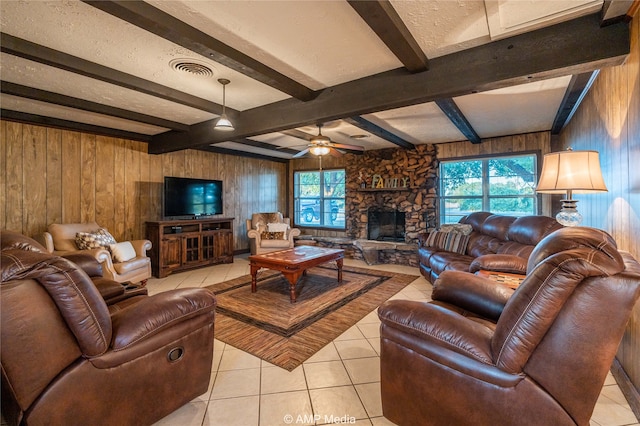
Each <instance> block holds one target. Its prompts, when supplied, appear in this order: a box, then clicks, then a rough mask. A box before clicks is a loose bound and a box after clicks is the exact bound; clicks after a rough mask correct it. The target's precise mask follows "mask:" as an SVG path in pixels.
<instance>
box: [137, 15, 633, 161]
mask: <svg viewBox="0 0 640 426" xmlns="http://www.w3.org/2000/svg"><path fill="white" fill-rule="evenodd" d="M585 46H588V48H585ZM629 51H630V35H629V26H628V25H627V24H625V23H618V24H613V25H609V26H606V27H603V28H601V27H600V18H599V16H598V14H592V15H588V16H584V17H581V18H577V19H573V20H571V21H567V22H563V23H560V24H556V25H553V26H550V27H546V28H542V29H539V30H536V31H532V32H529V33H525V34H520V35H517V36H513V37H509V38H505V39H501V40H498V41H494V42H492V43H489V44H485V45H481V46H477V47H474V48H470V49H467V50H464V51H461V52H456V53H452V54H449V55H445V56H441V57H438V58H435V59H432V60H431V61H430V69H429V71H426V72H421V73H415V74H412V73H409V72H408V71H407V70H406V69H404V68H401V69H396V70H392V71H387V72H383V73H380V74H376V75H373V76H369V77H365V78H362V79H359V80H355V81H351V82H347V83H343V84H340V85H337V86H333V87H331V88H329V89H325V90H324V91H323V92H322V93H320V94H319V95H318V97H317V98H315V99H313V100H312V101H308V102H300V101H298V100H297V99H287V100H283V101H279V102H275V103H272V104H269V105H265V106H262V107H257V108H253V109H250V110H246V111H243V112H242V113H239V114H238V117H237V119H236V120H235V121H234V123H235V125H236V127H235V130H234V131H233V132H229V134H226V135H220V134H216V133H215V132H212V131H211V125H212V124H211V123H212V122H211V121H207V122H203V123H198V124H195V125H192V126H191V128H190V130H189V132H186V133H184V132H175V131H170V132H166V133H163V134H159V135H156V136H154V137H153V142H152V143H150V144H149V152H150V153H153V154H160V153H164V152H171V151H177V150H181V149H186V148H193V147H196V146H202V145H208V144H210V143H216V142H221V141H223V140H232V139H237V138H245V137H251V136H255V135H259V134H265V133H272V132H280V131H283V130H286V129H292V128H296V127H300V126H304V125H307V124H309V123H316V122H325V121H331V120H336V119H343V118H345V117H352V116H357V115H362V114H367V113H373V112H377V111H383V110H388V109H393V108H399V107H403V106H409V105H416V104H420V103H426V102H433V101H435V100H437V99H442V98H453V97H456V96H461V95H466V94H470V93H475V92H481V91H487V90H492V89H499V88H503V87H508V86H511V85H516V84H523V83H527V82H531V81H539V80H544V79H549V78H553V77H559V76H566V75H571V74H575V73H583V72H588V71H593V70H596V69H600V68H602V67H606V66H613V65H619V64H621V63H622V62H624V60H625V59H626V57H627V56H628V54H629Z"/></svg>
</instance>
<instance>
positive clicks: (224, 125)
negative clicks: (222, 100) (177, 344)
mask: <svg viewBox="0 0 640 426" xmlns="http://www.w3.org/2000/svg"><path fill="white" fill-rule="evenodd" d="M214 128H215V129H216V130H225V131H231V130H233V124H231V121H229V119H228V118H227V114H222V115H221V116H220V118H218V121H216V125H215V126H214Z"/></svg>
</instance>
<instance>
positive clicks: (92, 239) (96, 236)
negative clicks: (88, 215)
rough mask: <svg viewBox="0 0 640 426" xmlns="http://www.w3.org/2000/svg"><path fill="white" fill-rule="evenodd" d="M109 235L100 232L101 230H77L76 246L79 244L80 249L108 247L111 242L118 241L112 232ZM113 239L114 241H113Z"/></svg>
mask: <svg viewBox="0 0 640 426" xmlns="http://www.w3.org/2000/svg"><path fill="white" fill-rule="evenodd" d="M107 234H108V232H107ZM109 237H110V238H109ZM109 237H107V236H106V235H104V234H102V233H99V230H96V231H93V232H76V246H78V248H79V249H80V250H91V249H99V248H107V247H109V245H110V244H113V243H115V242H116V240H115V239H113V237H112V236H111V234H109ZM112 240H113V242H111V241H112Z"/></svg>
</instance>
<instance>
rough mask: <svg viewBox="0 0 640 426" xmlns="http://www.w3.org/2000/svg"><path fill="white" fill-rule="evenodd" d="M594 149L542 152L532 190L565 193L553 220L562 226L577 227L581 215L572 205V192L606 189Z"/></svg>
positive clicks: (574, 204) (597, 155) (544, 192)
mask: <svg viewBox="0 0 640 426" xmlns="http://www.w3.org/2000/svg"><path fill="white" fill-rule="evenodd" d="M606 191H607V186H606V185H605V184H604V179H602V171H601V170H600V158H599V154H598V152H597V151H573V150H572V149H571V148H569V149H568V150H567V151H560V152H552V153H550V154H545V156H544V160H543V163H542V173H540V180H539V181H538V186H537V187H536V192H540V193H542V194H566V198H565V199H563V200H561V201H562V209H561V210H560V212H559V213H558V214H557V216H556V220H557V221H558V222H559V223H560V224H562V225H564V226H577V225H579V224H580V222H582V215H581V214H580V213H578V209H577V207H576V203H577V202H578V201H577V200H574V199H572V197H573V193H574V192H575V193H587V192H606Z"/></svg>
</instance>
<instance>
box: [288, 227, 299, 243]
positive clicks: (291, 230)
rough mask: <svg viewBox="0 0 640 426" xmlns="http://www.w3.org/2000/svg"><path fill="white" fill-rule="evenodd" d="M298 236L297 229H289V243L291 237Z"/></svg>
mask: <svg viewBox="0 0 640 426" xmlns="http://www.w3.org/2000/svg"><path fill="white" fill-rule="evenodd" d="M298 235H300V229H298V228H291V229H289V238H288V239H289V241H290V242H293V237H297V236H298Z"/></svg>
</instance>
